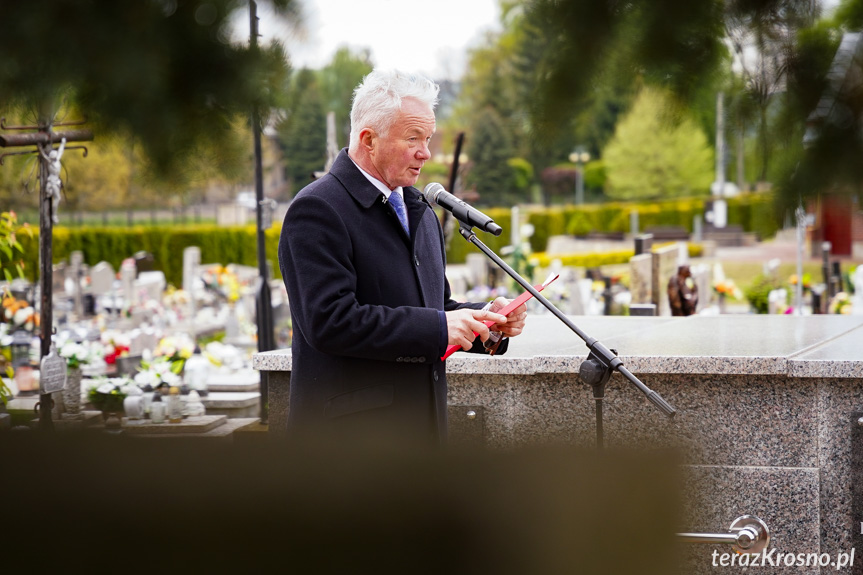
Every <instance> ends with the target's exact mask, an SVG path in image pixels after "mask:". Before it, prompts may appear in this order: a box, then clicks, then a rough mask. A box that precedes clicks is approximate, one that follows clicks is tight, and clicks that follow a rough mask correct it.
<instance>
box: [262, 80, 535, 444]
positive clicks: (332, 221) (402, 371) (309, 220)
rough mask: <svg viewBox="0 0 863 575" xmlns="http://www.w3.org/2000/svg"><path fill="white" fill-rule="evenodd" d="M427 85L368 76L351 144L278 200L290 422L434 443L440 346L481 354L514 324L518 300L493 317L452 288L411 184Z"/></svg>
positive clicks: (422, 151)
mask: <svg viewBox="0 0 863 575" xmlns="http://www.w3.org/2000/svg"><path fill="white" fill-rule="evenodd" d="M437 94H438V87H437V85H436V84H434V83H433V82H431V81H430V80H428V79H426V78H423V77H421V76H418V75H412V74H405V73H402V72H398V71H379V70H375V71H374V72H372V73H371V74H369V75H368V76H367V77H366V78H365V79H364V80H363V82H362V84H360V86H358V87H357V89H356V91H355V93H354V102H353V107H352V109H351V139H350V146H349V148H348V149H347V150H342V151H341V152H340V153H339V156H338V158H337V159H336V161H335V162H334V163H333V166H332V168H331V169H330V171H329V173H328V174H326V175H325V176H324V177H323V178H321V179H319V180H318V181H316V182H314V183H312V184H310V185H309V186H307V187H306V188H304V189H303V190H302V191H301V192H300V193H299V194H297V196H296V198H294V200H293V202H292V203H291V206H290V208H289V209H288V213H287V215H286V216H285V222H284V226H283V228H282V236H281V239H280V242H279V264H280V266H281V270H282V277H283V278H284V280H285V285H286V287H287V290H288V296H289V299H290V304H291V314H292V318H293V328H294V331H293V333H294V336H293V345H292V352H293V353H292V357H293V366H292V371H291V393H290V412H289V416H288V427H289V429H294V430H301V429H303V430H310V429H311V430H323V431H326V432H331V431H336V432H339V433H343V434H349V435H351V436H353V435H355V434H356V433H358V432H359V433H362V432H364V431H374V432H377V433H380V432H384V433H389V434H391V435H397V436H399V437H400V438H401V439H405V438H409V439H419V440H422V441H426V440H429V439H432V440H433V441H434V442H437V441H440V440H442V439H443V438H444V437H445V433H446V394H447V387H446V374H445V366H444V363H443V362H442V361H441V360H440V357H441V356H442V355H443V354H444V352H445V350H446V347H447V346H448V345H453V344H455V345H459V346H461V347H462V348H464V349H466V350H471V351H476V352H483V351H484V346H483V342H485V341H486V340H488V339H489V334H490V331H492V332H494V331H499V332H502V334H503V335H504V336H515V335H518V334H519V333H521V331H522V328H523V326H524V321H525V316H526V310H525V308H524V306H521V307H519V308H518V309H516V310H515V311H513V312H512V313H510V314H509V316H508V317H504V316H502V315H500V314H498V313H496V310H500V309H502V308H503V307H504V306H505V305H506V304H507V303H509V302H508V300H506V299H504V298H498V299H496V300H495V301H494V302H493V303H492V305H491V306H490V308H489V309H487V310H484V309H482V308H483V307H485V304H484V303H474V304H467V303H459V302H456V301H454V300H452V299H451V297H450V289H449V284H448V283H447V280H446V276H445V274H444V269H445V265H446V262H445V253H444V241H443V233H442V231H441V228H440V223H439V222H438V219H437V217H436V216H435V213H434V211H433V210H432V208H431V206H429V204H428V203H427V202H426V200H425V198H423V196H422V194H421V193H420V192H419V191H418V190H417V189H416V188H414V187H412V186H413V184H415V183H416V181H417V178H418V177H419V175H420V170H421V169H422V167H423V164H424V163H425V162H426V161H427V160H428V159H429V157H430V153H429V142H430V140H431V138H432V136H433V134H434V132H435V116H434V106H435V104H436V103H437ZM486 320H491V321H494V322H496V323H495V324H494V325H493V326H492V327H491V329H489V328H488V327H487V326H486V325H485V323H483V322H484V321H486ZM474 332H476V333H477V334H479V337H478V338H475V336H474ZM474 340H476V341H474ZM506 346H507V341H506V340H504V342H503V343H502V344H501V345H500V346H498V351H497V353H502V352H503V351H505V349H506Z"/></svg>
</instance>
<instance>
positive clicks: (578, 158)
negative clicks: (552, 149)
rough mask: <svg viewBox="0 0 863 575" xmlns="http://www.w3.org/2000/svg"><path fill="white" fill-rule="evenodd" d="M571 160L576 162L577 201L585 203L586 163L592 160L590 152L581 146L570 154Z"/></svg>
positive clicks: (578, 203)
mask: <svg viewBox="0 0 863 575" xmlns="http://www.w3.org/2000/svg"><path fill="white" fill-rule="evenodd" d="M569 161H570V162H572V163H573V164H575V203H576V204H577V205H581V204H583V203H584V164H586V163H587V162H589V161H590V153H589V152H588V151H587V150H585V149H584V148H582V147H581V146H579V147H578V148H576V149H575V151H574V152H572V153H571V154H570V155H569Z"/></svg>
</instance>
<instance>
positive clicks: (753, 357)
mask: <svg viewBox="0 0 863 575" xmlns="http://www.w3.org/2000/svg"><path fill="white" fill-rule="evenodd" d="M570 319H571V320H572V321H573V322H574V323H575V325H576V327H577V328H578V329H579V330H581V332H582V334H583V335H585V336H586V337H589V338H594V339H595V340H598V341H599V342H601V343H602V344H603V345H605V346H606V347H607V348H609V349H613V350H617V352H618V353H619V354H620V358H621V359H622V360H623V362H624V366H625V367H626V368H627V369H629V370H630V371H631V372H633V373H635V374H639V373H644V374H647V373H699V374H728V375H732V374H761V375H769V374H777V375H778V374H785V375H788V374H791V373H796V371H794V372H793V371H792V370H798V371H801V375H800V377H824V376H828V377H843V376H842V375H841V374H842V373H843V372H844V373H847V374H848V375H846V376H844V377H860V375H858V374H859V373H863V359H861V360H860V361H859V362H858V361H857V360H856V359H854V358H856V357H857V355H851V353H852V351H851V350H853V345H854V343H853V342H854V340H855V339H856V338H857V334H860V336H861V340H863V316H843V315H816V316H803V317H801V316H785V315H722V316H690V317H682V318H670V317H602V316H573V317H571V318H570ZM846 339H847V341H846ZM834 340H835V342H836V343H835V346H836V347H835V348H831V347H827V348H825V349H824V350H823V351H822V352H820V353H824V354H828V355H827V356H826V357H824V358H823V359H822V358H821V357H819V356H818V355H817V353H818V350H819V349H820V347H821V346H824V345H825V344H826V343H829V342H832V341H834ZM861 347H863V345H861ZM845 349H847V350H848V351H847V352H845V355H846V356H847V357H848V358H849V359H847V360H845V361H846V362H847V363H846V364H844V365H843V364H842V363H841V361H843V360H841V359H839V358H837V357H835V356H836V355H841V354H842V353H843V351H842V350H845ZM807 352H815V353H816V355H812V356H807V355H805V354H807ZM587 354H588V349H587V346H586V344H585V342H584V341H583V340H582V339H581V337H580V336H579V335H577V334H576V333H574V332H573V331H572V330H570V329H569V328H568V327H567V326H566V325H564V324H563V323H562V322H560V321H559V320H558V319H557V318H556V317H554V316H552V315H551V314H533V315H532V316H531V317H530V318H529V319H528V323H527V325H526V326H525V330H524V333H522V335H520V336H519V337H517V338H514V339H513V340H512V341H511V342H510V348H509V350H508V351H507V353H506V354H504V355H502V356H499V357H489V356H483V355H478V354H468V353H457V354H455V355H453V356H452V357H451V358H450V359H449V360H447V371H448V372H449V373H482V374H501V375H504V374H521V375H530V374H536V373H577V372H578V368H579V366H580V365H581V362H582V361H583V360H584V358H586V357H587ZM830 354H832V355H830ZM858 354H859V352H858ZM837 361H838V362H840V363H838V364H837V363H836V362H837ZM804 362H809V363H804ZM253 367H254V368H255V369H260V370H265V371H290V369H291V358H290V350H275V351H270V352H264V353H257V354H255V355H254V356H253ZM804 374H805V375H804Z"/></svg>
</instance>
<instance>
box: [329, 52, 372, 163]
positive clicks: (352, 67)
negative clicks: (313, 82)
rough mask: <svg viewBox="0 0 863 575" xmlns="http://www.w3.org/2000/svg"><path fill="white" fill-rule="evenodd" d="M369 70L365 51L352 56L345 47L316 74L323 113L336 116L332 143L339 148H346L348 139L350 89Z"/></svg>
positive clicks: (349, 129) (350, 102)
mask: <svg viewBox="0 0 863 575" xmlns="http://www.w3.org/2000/svg"><path fill="white" fill-rule="evenodd" d="M371 71H372V64H371V61H370V60H369V53H368V51H367V50H366V51H363V52H360V53H358V54H354V53H352V52H351V51H350V49H349V48H339V49H338V50H337V51H336V53H335V54H334V55H333V59H332V61H331V62H330V63H329V64H327V66H326V67H324V68H323V69H322V70H321V71H320V74H319V78H320V91H321V95H322V97H323V102H324V105H325V111H326V112H335V114H336V140H337V145H338V147H339V148H342V147H345V146H347V145H348V139H349V138H350V134H351V118H350V115H351V104H352V102H353V96H354V89H355V88H356V87H357V86H358V85H359V83H360V82H361V81H362V79H363V78H364V77H365V76H366V75H367V74H368V73H369V72H371Z"/></svg>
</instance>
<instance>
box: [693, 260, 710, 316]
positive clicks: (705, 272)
mask: <svg viewBox="0 0 863 575" xmlns="http://www.w3.org/2000/svg"><path fill="white" fill-rule="evenodd" d="M689 269H690V271H691V272H692V280H693V281H694V282H695V287H696V288H698V304H697V305H696V307H695V311H696V313H697V312H699V311H701V310H703V309H705V308H707V307H710V304H711V297H710V296H711V295H712V293H713V289H712V286H711V285H710V268H708V267H707V266H706V265H694V266H690V268H689Z"/></svg>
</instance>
